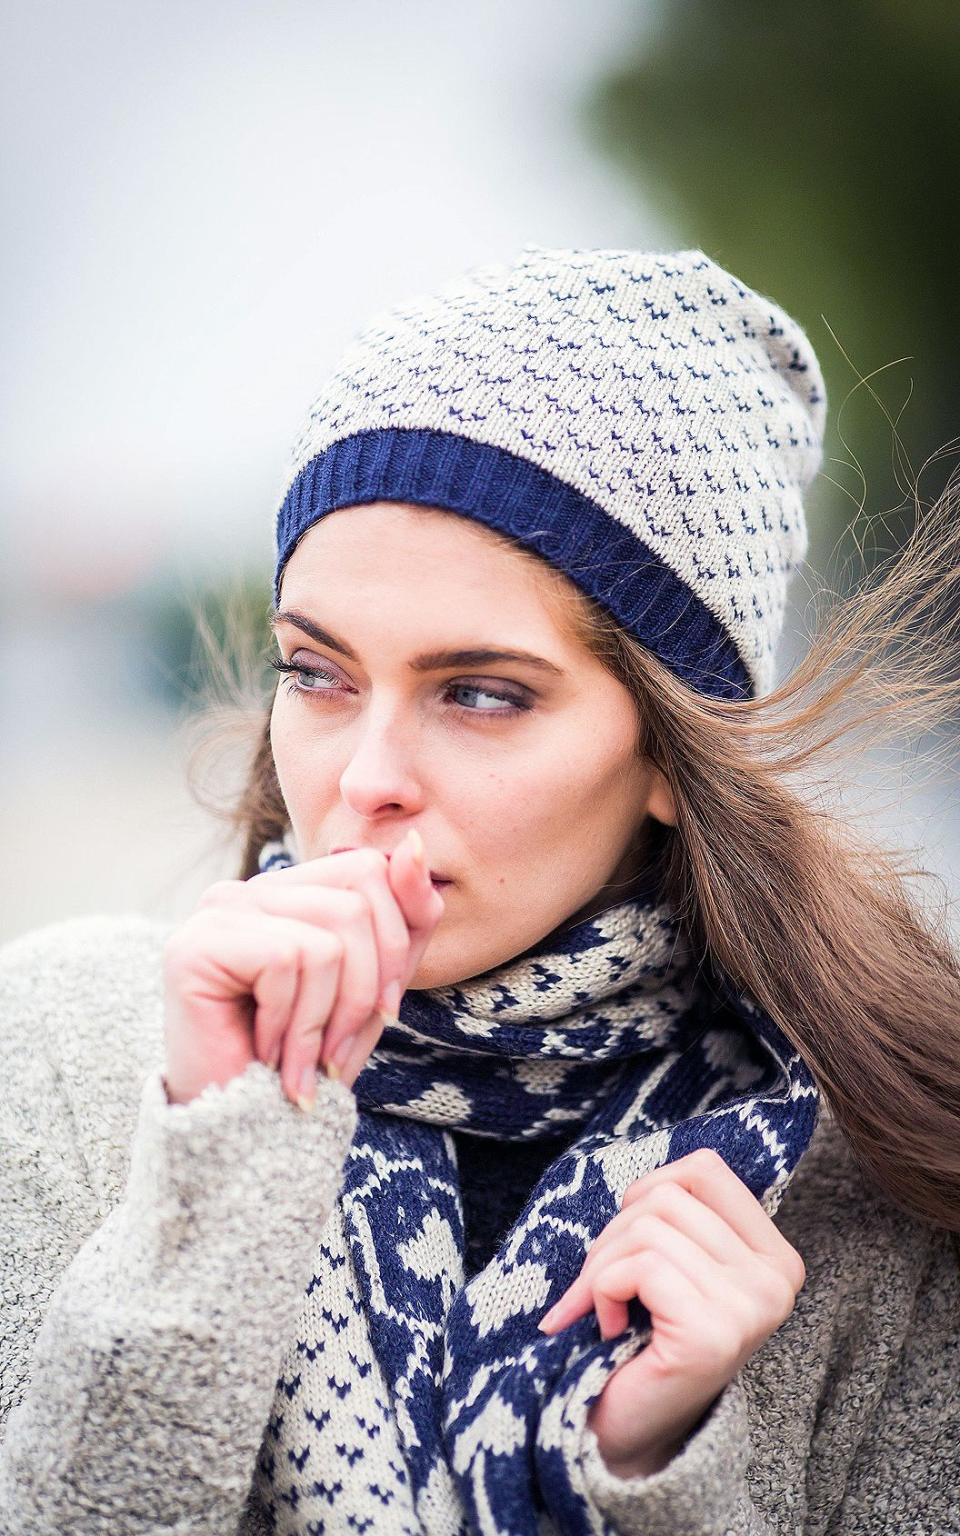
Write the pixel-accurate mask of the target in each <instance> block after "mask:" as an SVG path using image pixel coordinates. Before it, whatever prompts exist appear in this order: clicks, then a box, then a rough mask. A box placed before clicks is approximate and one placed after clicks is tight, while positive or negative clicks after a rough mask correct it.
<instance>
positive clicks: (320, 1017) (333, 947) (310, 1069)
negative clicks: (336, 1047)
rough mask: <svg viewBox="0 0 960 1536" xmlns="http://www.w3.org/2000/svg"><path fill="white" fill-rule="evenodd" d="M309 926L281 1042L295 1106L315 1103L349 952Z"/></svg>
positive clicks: (284, 1079) (285, 1082) (283, 1075)
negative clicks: (319, 1071) (321, 1062)
mask: <svg viewBox="0 0 960 1536" xmlns="http://www.w3.org/2000/svg"><path fill="white" fill-rule="evenodd" d="M303 926H307V935H308V936H307V937H306V938H305V939H304V940H303V942H302V944H301V950H300V967H299V986H298V989H297V995H296V1000H295V1002H294V1006H293V1009H292V1010H291V1013H290V1017H289V1020H288V1022H287V1026H286V1029H285V1030H284V1032H283V1037H282V1040H281V1042H280V1049H281V1056H280V1081H281V1084H282V1086H283V1091H284V1093H285V1094H286V1095H287V1098H288V1099H290V1100H291V1102H292V1103H295V1104H301V1107H302V1102H301V1101H302V1100H303V1099H306V1100H308V1101H312V1099H313V1096H314V1093H315V1081H316V1068H317V1064H318V1062H319V1060H320V1056H321V1053H322V1051H323V1046H324V1038H325V1035H326V1033H327V1032H328V1031H329V1029H330V1027H331V1020H332V1017H333V1015H334V1014H335V1012H336V1006H337V1001H338V998H339V997H340V995H341V994H342V990H343V966H344V962H345V959H346V953H347V952H346V949H345V948H344V946H343V944H342V941H341V940H340V939H339V937H338V936H337V935H336V934H333V933H330V932H327V931H325V930H322V929H318V928H311V927H309V925H303Z"/></svg>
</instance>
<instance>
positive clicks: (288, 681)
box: [270, 657, 530, 720]
mask: <svg viewBox="0 0 960 1536" xmlns="http://www.w3.org/2000/svg"><path fill="white" fill-rule="evenodd" d="M270 665H271V667H274V668H275V669H276V670H277V671H278V672H288V673H291V674H292V675H291V676H289V677H286V678H285V679H284V680H283V682H284V687H285V688H287V689H288V691H289V692H290V693H296V694H300V695H301V697H309V696H310V695H315V696H316V695H318V694H320V693H329V692H330V691H331V690H330V689H329V688H322V689H316V688H303V687H301V685H300V684H299V683H298V682H296V680H295V679H296V678H297V677H324V678H326V679H327V680H328V681H329V682H331V683H335V682H337V681H338V679H337V677H336V676H335V675H334V674H333V673H332V672H328V671H327V670H326V668H325V667H304V666H296V665H295V664H294V663H293V662H292V661H283V660H281V659H279V658H277V657H274V659H273V660H272V661H271V662H270ZM456 688H468V689H473V691H474V692H475V693H488V694H490V696H491V697H492V698H494V699H506V700H507V708H506V709H467V708H466V706H465V705H463V704H454V706H453V708H454V709H455V710H456V711H457V713H458V714H460V715H469V716H471V717H472V718H474V719H476V718H477V717H478V716H480V717H482V716H484V715H486V716H488V717H492V718H493V719H494V720H506V719H507V718H508V717H509V716H511V715H520V714H523V713H524V712H525V711H526V710H528V709H529V708H530V705H529V704H526V703H522V702H521V701H520V700H519V699H518V698H516V697H515V696H514V695H513V694H510V693H500V692H499V691H498V690H497V689H495V688H486V687H480V686H479V685H478V684H475V683H456V682H454V683H448V684H447V689H448V690H450V689H456Z"/></svg>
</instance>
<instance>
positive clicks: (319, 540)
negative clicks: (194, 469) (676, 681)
mask: <svg viewBox="0 0 960 1536" xmlns="http://www.w3.org/2000/svg"><path fill="white" fill-rule="evenodd" d="M278 611H279V613H281V614H289V615H292V614H296V615H298V616H299V618H300V620H301V624H300V625H298V624H297V623H296V622H292V621H291V620H290V619H275V621H274V628H275V632H276V638H277V642H278V645H279V649H280V653H281V656H282V659H283V660H284V661H286V662H295V663H296V664H297V665H298V666H302V667H304V668H310V667H314V668H322V670H323V674H324V675H322V676H318V677H313V676H311V675H310V674H309V673H306V674H299V675H294V674H287V675H285V676H284V677H282V678H281V682H280V685H279V686H278V688H277V693H276V697H275V700H274V704H273V712H272V717H271V727H270V729H271V739H272V743H273V755H274V760H275V763H276V770H277V776H278V779H279V783H280V788H281V790H282V792H283V797H284V800H285V802H286V806H287V810H288V813H289V816H290V823H291V827H292V830H293V832H294V835H295V837H296V842H297V847H298V851H299V855H300V857H301V859H312V858H318V857H320V856H322V855H325V854H328V853H330V852H332V850H333V849H335V848H341V847H351V848H363V847H373V848H379V849H380V850H381V851H382V852H384V853H390V852H392V851H393V849H394V848H396V846H397V845H398V843H400V841H401V840H402V838H403V837H405V835H406V833H407V830H408V828H410V827H416V828H417V830H418V831H419V832H420V834H421V836H422V838H423V842H424V848H425V850H426V859H427V867H428V868H429V869H431V870H432V871H434V872H435V873H436V874H438V875H442V876H445V877H447V878H448V879H449V880H450V881H451V884H449V885H446V886H444V887H442V890H443V897H444V900H445V902H446V911H445V912H444V914H443V916H442V917H441V919H440V921H439V923H438V924H437V927H436V929H435V931H434V935H433V938H432V939H431V942H430V944H429V946H428V948H427V950H426V952H425V954H424V956H423V958H422V960H421V963H420V966H419V968H418V970H417V972H416V974H415V976H414V977H413V978H412V980H411V986H413V987H417V988H419V987H436V986H445V985H448V984H450V983H453V982H457V981H462V980H465V979H466V978H467V977H470V976H476V975H479V974H480V973H481V972H483V971H487V970H490V969H491V968H492V967H494V966H497V965H501V964H503V963H504V962H505V961H507V960H509V959H510V958H512V957H513V956H514V955H517V954H520V953H521V952H522V951H523V950H525V949H527V948H529V947H530V946H531V945H533V944H535V943H537V942H538V941H539V940H540V939H542V938H544V937H545V936H546V935H547V934H549V933H550V932H552V930H553V929H555V928H558V927H560V926H561V925H562V924H563V923H565V922H566V921H567V920H569V919H570V918H571V917H572V916H574V915H576V916H583V917H586V916H588V915H590V914H592V913H593V912H594V911H600V910H601V909H602V908H603V907H604V906H610V905H613V904H614V903H615V902H617V901H620V900H623V899H624V896H625V894H626V892H625V890H624V889H622V888H621V889H611V890H610V891H609V892H607V893H606V894H604V891H603V887H604V886H606V885H607V884H608V882H610V883H612V882H616V881H624V880H627V879H628V878H629V877H630V875H631V874H633V873H634V872H635V869H636V867H637V828H638V823H639V822H640V821H641V818H642V817H643V816H644V814H645V813H647V814H651V815H656V816H657V817H658V818H659V819H660V820H661V821H673V820H674V812H673V806H672V803H671V801H670V797H669V792H668V791H667V789H666V786H665V784H664V783H663V781H662V779H661V776H660V775H659V774H658V773H657V772H656V771H655V770H654V769H653V768H652V767H651V766H650V765H649V764H647V763H645V762H641V761H638V760H637V758H636V756H635V746H636V738H637V717H636V708H635V705H634V703H633V700H632V698H631V696H630V694H629V693H628V692H627V690H626V689H625V688H624V687H623V686H622V684H621V683H619V682H618V681H617V680H616V679H615V678H614V677H612V676H611V674H610V673H609V672H608V671H607V670H606V669H605V668H604V667H603V666H602V665H601V664H600V662H599V661H597V660H596V659H595V658H594V657H593V656H592V655H591V654H590V653H589V652H588V651H587V650H585V649H584V647H583V646H582V644H581V643H580V642H579V641H578V640H576V639H575V637H573V636H572V635H571V634H569V633H568V632H567V626H566V625H564V624H563V621H562V615H561V614H560V613H559V612H558V610H557V604H556V599H555V597H554V595H553V592H552V590H551V588H550V587H549V585H548V584H547V582H546V581H545V580H544V579H543V578H541V576H540V575H539V573H538V572H537V571H536V569H535V568H534V567H533V566H531V565H529V564H528V563H527V562H525V561H523V560H521V559H519V558H518V557H517V556H516V555H515V554H514V553H513V552H512V551H511V550H510V549H509V548H506V547H504V546H502V545H500V544H498V543H497V542H496V541H495V539H494V538H493V537H492V536H491V535H490V534H489V533H488V532H487V531H486V530H485V529H484V528H483V526H482V525H481V524H478V523H475V522H472V521H471V520H470V519H468V518H465V517H461V516H459V515H457V514H455V513H450V512H446V511H441V510H438V509H436V508H422V507H411V506H408V505H406V504H404V503H398V502H374V503H370V504H365V505H361V506H353V507H342V508H338V509H337V510H336V511H335V512H332V513H327V514H325V515H324V516H323V517H322V518H321V519H320V521H319V522H317V523H315V524H314V525H313V527H311V528H310V529H308V531H307V532H306V534H304V536H303V538H302V539H301V540H300V543H299V544H298V545H297V547H296V549H295V550H294V552H293V554H292V555H291V557H290V559H289V560H288V562H287V565H286V567H285V570H284V573H283V580H282V586H281V594H280V606H279V610H278ZM311 624H312V625H314V626H316V627H318V628H322V629H323V630H324V631H325V632H326V635H327V639H326V641H325V642H321V641H318V640H317V639H316V638H312V637H311V636H310V634H309V633H308V632H307V630H306V628H305V627H304V626H306V625H311ZM480 649H483V650H496V651H521V650H522V651H527V652H530V653H531V654H532V656H534V657H539V658H541V662H540V664H539V665H538V664H537V663H536V662H535V661H530V660H504V659H492V658H487V659H483V660H478V659H476V658H472V659H460V660H457V659H450V658H449V657H446V658H444V657H442V656H440V655H434V656H432V657H428V656H427V655H426V653H440V652H449V651H465V650H474V651H476V650H480ZM297 689H302V691H296V690H297Z"/></svg>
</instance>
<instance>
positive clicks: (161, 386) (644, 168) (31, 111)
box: [0, 0, 960, 939]
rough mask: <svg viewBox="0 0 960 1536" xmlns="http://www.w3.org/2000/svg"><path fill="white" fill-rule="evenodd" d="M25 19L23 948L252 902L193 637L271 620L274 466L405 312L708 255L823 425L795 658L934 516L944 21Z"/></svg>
mask: <svg viewBox="0 0 960 1536" xmlns="http://www.w3.org/2000/svg"><path fill="white" fill-rule="evenodd" d="M2 10H3V17H4V28H3V32H4V41H3V48H2V51H0V58H2V62H0V78H2V92H0V118H2V130H3V131H2V146H3V149H2V156H3V160H2V198H3V205H4V220H3V227H4V239H3V241H2V242H0V278H2V281H0V293H2V299H0V303H2V307H3V320H4V323H3V347H2V355H3V381H2V411H0V444H2V455H0V459H2V464H0V538H2V561H0V606H2V613H0V689H2V695H0V700H2V735H0V806H2V818H3V828H2V832H3V849H4V855H5V857H4V865H5V870H4V876H5V878H4V881H3V891H2V905H0V939H2V938H6V937H9V936H12V935H14V934H17V933H19V932H22V931H24V930H26V929H28V928H31V927H34V926H36V925H38V924H40V923H44V922H47V921H53V920H56V919H59V918H62V917H67V916H71V915H74V914H80V913H85V912H95V911H116V912H122V911H139V912H144V913H147V914H149V915H155V916H165V917H166V916H173V917H176V916H178V915H184V916H185V915H186V914H187V912H188V911H189V910H190V909H191V907H192V905H193V903H194V901H195V900H196V897H197V896H198V895H199V893H200V891H201V890H202V888H203V886H204V885H205V884H207V883H208V882H209V881H210V880H212V879H214V878H217V877H219V876H221V875H230V876H232V875H234V874H235V872H236V862H237V847H236V844H235V843H233V842H232V841H231V840H230V839H229V837H226V836H225V835H224V831H223V828H222V827H221V825H220V824H219V823H217V822H216V820H215V819H214V818H212V817H211V815H210V814H209V813H208V812H207V811H205V810H204V809H203V808H202V807H201V806H200V805H199V804H197V803H196V800H195V798H194V796H193V794H192V793H191V791H190V789H189V786H188V783H187V778H186V765H187V759H188V756H189V753H190V752H191V751H192V750H193V747H194V745H195V741H196V735H195V726H196V723H197V720H198V719H199V714H198V708H199V705H198V693H197V687H198V680H199V679H200V676H201V673H200V669H199V668H198V660H197V643H196V636H195V634H194V630H193V621H192V618H191V609H192V606H193V605H194V604H199V605H200V607H201V609H202V611H203V612H204V613H206V614H207V615H208V616H209V622H210V623H211V626H212V628H213V630H214V632H216V630H217V625H218V623H219V618H218V616H219V615H220V614H222V612H223V608H224V604H225V602H226V600H227V595H228V594H234V595H236V594H237V593H240V594H242V599H243V603H244V605H245V611H246V612H247V613H248V615H249V617H250V623H251V624H252V625H253V626H256V625H259V624H263V623H265V616H266V610H267V607H268V604H269V592H270V576H271V573H272V566H273V544H272V538H273V528H272V518H273V512H274V509H275V505H276V500H277V496H278V490H279V477H280V475H281V472H282V466H283V463H284V461H285V457H286V453H287V450H288V447H289V444H290V442H291V441H292V437H293V435H294V433H295V431H296V429H297V427H298V426H299V423H300V418H301V416H302V414H303V412H304V410H305V408H306V406H307V405H308V404H309V401H310V400H311V399H312V398H313V396H314V395H315V393H316V391H317V388H318V386H319V383H320V381H321V379H322V377H323V374H324V372H325V371H326V370H327V368H328V367H329V366H331V365H332V364H333V363H334V361H335V360H336V357H337V355H338V353H339V351H340V350H341V349H342V347H343V346H344V345H345V344H346V343H347V341H348V340H349V338H350V336H351V335H352V334H353V333H354V331H355V330H356V329H357V328H358V327H359V326H360V325H361V324H362V322H363V321H364V320H365V319H366V317H367V316H368V315H369V314H371V313H373V312H375V311H376V310H378V309H380V308H381V307H383V306H385V305H386V304H388V303H391V302H393V301H396V300H399V299H402V298H404V297H407V296H408V295H409V294H411V293H414V292H419V291H423V290H425V289H427V288H428V287H430V286H432V285H433V284H435V283H439V282H441V281H444V280H445V279H447V278H448V277H449V276H451V275H453V274H455V273H456V272H458V271H460V270H461V269H464V268H466V267H468V266H471V265H474V264H478V263H480V262H483V261H487V260H499V259H504V258H508V257H510V256H512V255H513V254H515V253H516V251H517V250H518V249H519V247H520V246H521V245H522V244H524V243H525V242H528V241H530V242H536V243H538V244H541V245H547V246H551V245H556V246H606V247H629V246H637V247H650V248H658V249H664V250H668V249H671V248H674V249H675V248H679V247H689V246H698V247H700V248H702V249H704V250H706V251H707V252H708V253H709V254H710V255H711V256H712V257H713V258H714V259H715V260H716V261H718V262H720V264H721V265H723V266H726V267H727V268H729V269H730V270H732V271H734V272H735V273H736V274H737V275H738V276H740V277H741V278H743V279H744V280H745V281H746V282H748V283H750V284H751V285H752V286H754V287H756V288H758V289H760V290H761V291H762V292H766V293H768V294H769V295H770V296H771V297H773V298H775V299H776V300H777V302H779V303H781V304H783V306H784V307H785V308H786V309H787V310H788V311H789V312H790V313H792V314H794V315H795V316H796V317H797V318H798V319H799V320H800V322H801V323H802V324H803V325H804V327H805V328H806V330H807V332H808V334H809V335H810V338H811V340H812V341H813V344H814V346H815V347H816V349H817V352H818V354H819V356H820V359H821V362H822V364H823V368H824V372H825V375H826V378H827V385H828V390H829V395H830V426H829V434H828V441H827V450H826V454H827V456H826V461H825V465H824V470H823V473H822V475H821V477H820V479H819V481H818V483H817V485H816V486H815V488H814V490H813V492H812V494H811V496H810V498H809V500H808V503H807V510H808V518H809V522H810V530H811V548H810V552H809V556H808V570H807V572H806V573H805V574H804V577H803V579H799V580H797V581H796V582H795V589H794V594H793V605H792V608H791V613H790V617H789V621H788V629H787V635H786V638H785V641H784V647H783V651H782V660H781V670H783V669H785V668H786V667H787V666H789V665H790V663H791V661H792V660H793V659H794V658H795V656H796V655H797V654H799V648H800V647H801V646H802V643H803V642H802V636H803V633H804V629H803V626H804V624H805V623H809V611H810V610H809V602H810V599H811V593H812V592H813V591H814V590H815V589H816V587H817V584H818V581H822V582H829V583H831V584H832V586H833V588H834V589H835V590H837V591H841V590H843V589H844V586H845V584H847V583H848V582H850V581H852V580H855V579H857V578H862V576H863V575H864V573H865V571H866V570H867V569H869V567H870V565H871V563H872V562H873V561H874V560H876V559H878V558H880V557H881V556H882V555H884V554H886V553H889V552H891V551H893V550H895V549H896V548H897V547H898V545H899V544H900V543H901V542H902V540H903V539H904V538H905V537H906V535H907V533H908V531H909V528H910V527H911V526H912V525H913V519H914V510H913V503H912V497H911V496H910V495H905V492H906V490H907V488H908V484H909V481H908V480H907V479H905V478H904V470H903V464H904V456H906V462H907V463H908V464H909V465H910V466H911V468H912V470H913V472H914V473H915V472H917V471H919V470H920V469H921V468H923V475H922V480H921V481H920V484H919V489H920V491H921V493H922V494H923V495H924V496H925V497H926V498H927V499H932V498H933V497H934V496H935V494H936V491H937V488H938V486H939V485H941V484H942V482H943V480H944V479H945V478H946V474H947V472H948V470H949V467H950V466H949V462H948V461H946V460H945V458H944V457H943V456H942V455H940V456H939V457H938V452H939V450H941V449H942V448H943V447H944V446H945V445H947V444H949V443H950V441H951V440H952V439H953V438H954V437H955V436H956V433H957V429H958V420H960V416H958V409H957V407H958V394H960V384H958V370H957V367H956V360H955V353H956V341H957V336H958V334H960V323H958V322H960V315H958V307H960V298H958V294H960V286H958V284H957V280H956V270H955V259H956V251H957V229H956V212H955V204H956V196H955V192H956V187H955V177H956V166H957V164H958V151H960V142H958V140H960V127H958V125H960V10H958V9H957V8H956V7H953V6H948V5H944V4H942V3H934V0H911V3H910V4H909V5H905V4H903V3H902V0H859V3H853V0H842V3H837V0H829V3H828V0H808V3H807V4H806V5H804V6H802V7H798V6H794V7H782V6H771V5H769V4H766V3H764V0H629V3H628V0H590V3H589V4H588V5H587V4H583V3H581V0H483V3H482V4H479V5H473V6H456V5H450V4H449V3H448V0H405V3H404V4H403V5H402V6H391V5H387V4H385V3H383V0H351V3H350V4H349V5H343V4H340V3H337V4H334V3H333V0H269V3H261V4H252V3H244V0H230V3H225V0H82V3H81V0H31V3H30V4H29V5H27V4H23V3H18V4H7V5H5V6H4V7H3V8H2ZM864 519H868V520H869V533H867V532H866V525H865V522H864ZM878 519H879V521H878ZM263 682H264V689H265V690H266V689H267V687H268V686H269V685H268V683H267V678H266V675H265V676H264V679H263ZM918 746H919V744H918V743H915V742H914V743H910V745H909V747H907V746H906V745H905V747H904V754H903V757H902V758H901V759H900V760H899V763H898V764H897V765H893V764H891V762H890V760H889V758H888V757H885V758H884V759H883V761H882V763H881V762H880V761H879V760H878V761H877V762H871V761H870V760H869V758H868V757H867V758H865V759H864V761H863V764H862V770H863V771H862V777H861V778H860V779H858V782H857V785H856V787H855V792H854V798H853V799H852V800H851V807H852V808H853V807H854V806H856V807H857V808H859V810H860V813H861V814H864V815H866V816H867V817H869V818H870V820H871V823H872V824H874V825H875V828H876V831H877V834H878V835H880V836H882V837H885V838H887V839H892V840H893V841H894V842H895V843H896V844H897V845H898V846H907V847H909V848H914V849H916V857H917V862H918V865H919V866H921V867H923V868H926V869H928V870H930V871H931V873H932V874H933V875H934V876H935V877H937V878H938V879H939V881H941V882H942V887H941V889H942V891H943V893H944V895H945V897H946V899H947V900H949V902H950V903H951V907H950V910H951V914H955V911H956V906H955V904H956V897H957V893H958V890H960V812H958V804H957V802H958V795H957V785H956V776H955V768H952V767H951V766H950V753H949V751H948V752H947V753H946V754H945V755H944V754H943V753H942V755H944V761H945V767H944V770H943V771H942V773H940V774H939V775H933V776H931V774H930V773H929V771H928V770H926V769H925V770H924V772H923V773H922V774H919V773H917V774H915V773H913V772H912V763H913V762H914V761H915V754H916V752H917V749H918ZM953 755H954V758H955V751H954V754H953ZM238 761H239V759H238ZM895 766H896V769H897V771H894V769H895ZM216 772H218V773H221V774H222V775H223V782H222V784H221V785H220V787H221V788H225V787H226V786H227V784H228V781H229V774H230V762H229V761H228V760H225V761H224V762H223V764H222V766H221V767H220V768H218V769H217V770H216ZM214 788H216V785H214ZM951 921H952V922H954V924H955V925H956V918H955V916H954V915H951Z"/></svg>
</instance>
